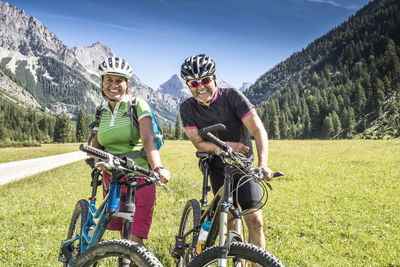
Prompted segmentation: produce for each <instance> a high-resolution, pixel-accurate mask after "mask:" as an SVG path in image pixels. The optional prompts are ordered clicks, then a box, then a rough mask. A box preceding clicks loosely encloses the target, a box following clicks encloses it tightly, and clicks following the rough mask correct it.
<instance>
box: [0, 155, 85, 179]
mask: <svg viewBox="0 0 400 267" xmlns="http://www.w3.org/2000/svg"><path fill="white" fill-rule="evenodd" d="M86 157H87V155H86V153H83V152H81V151H77V152H71V153H64V154H59V155H54V156H48V157H43V158H35V159H27V160H20V161H13V162H7V163H2V164H0V186H1V185H3V184H6V183H9V182H12V181H15V180H19V179H22V178H25V177H28V176H31V175H34V174H37V173H40V172H44V171H48V170H51V169H53V168H56V167H59V166H63V165H66V164H69V163H72V162H75V161H78V160H81V159H84V158H86Z"/></svg>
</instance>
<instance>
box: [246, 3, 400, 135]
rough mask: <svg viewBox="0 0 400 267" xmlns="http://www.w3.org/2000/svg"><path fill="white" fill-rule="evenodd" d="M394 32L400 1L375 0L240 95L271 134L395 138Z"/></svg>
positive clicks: (397, 68)
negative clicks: (247, 99) (243, 95)
mask: <svg viewBox="0 0 400 267" xmlns="http://www.w3.org/2000/svg"><path fill="white" fill-rule="evenodd" d="M399 32H400V2H399V1H395V0H383V1H373V2H370V3H369V4H368V5H367V6H366V7H365V8H363V9H361V10H360V11H358V12H357V14H356V15H355V16H352V17H350V19H349V20H348V21H347V22H345V23H343V24H341V25H340V26H338V27H337V28H335V29H333V30H332V31H331V32H329V33H328V34H326V35H325V36H323V37H321V38H319V39H317V40H316V41H314V42H313V43H311V44H310V45H309V46H308V47H307V48H306V49H304V50H303V51H301V52H298V53H295V54H293V55H292V56H291V57H290V58H289V59H287V60H285V61H284V62H282V63H280V64H278V65H277V66H276V67H275V68H273V69H272V70H271V71H269V72H267V73H266V74H264V75H263V76H261V77H260V78H259V79H258V80H257V81H256V83H255V85H254V86H253V87H251V88H250V90H249V91H247V92H246V95H247V96H248V97H249V99H250V100H251V101H252V102H254V103H256V104H258V105H259V107H258V109H257V110H258V112H259V114H260V116H261V118H262V120H263V123H264V124H265V126H266V128H267V130H268V132H269V135H270V137H271V138H273V139H298V138H305V139H306V138H354V137H357V138H383V137H385V136H386V137H399V136H400V111H399V107H400V34H399ZM265 96H271V97H270V98H269V99H268V101H266V102H260V100H261V101H262V99H265V98H264V97H265Z"/></svg>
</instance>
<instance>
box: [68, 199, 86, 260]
mask: <svg viewBox="0 0 400 267" xmlns="http://www.w3.org/2000/svg"><path fill="white" fill-rule="evenodd" d="M88 212H89V202H87V200H85V199H81V200H79V201H78V202H77V203H76V205H75V209H74V212H73V213H72V218H71V222H70V224H69V229H68V236H67V239H72V238H74V237H75V236H77V235H82V227H83V225H84V224H85V223H86V221H87V217H88ZM66 249H67V250H68V251H69V252H70V253H71V255H72V260H74V259H76V257H77V256H78V255H79V254H80V251H81V239H77V240H76V241H75V242H74V243H71V244H70V245H68V246H67V247H66ZM69 264H70V263H69V262H65V263H64V264H63V265H64V267H66V266H69Z"/></svg>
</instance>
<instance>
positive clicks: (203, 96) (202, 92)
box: [188, 77, 217, 105]
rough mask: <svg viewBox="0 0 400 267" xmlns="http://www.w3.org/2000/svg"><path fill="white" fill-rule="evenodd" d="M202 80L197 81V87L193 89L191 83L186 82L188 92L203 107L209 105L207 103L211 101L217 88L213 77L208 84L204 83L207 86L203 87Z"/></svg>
mask: <svg viewBox="0 0 400 267" xmlns="http://www.w3.org/2000/svg"><path fill="white" fill-rule="evenodd" d="M202 79H204V78H202ZM202 79H200V80H199V81H198V83H197V84H198V86H197V87H193V86H192V84H193V83H192V82H191V81H188V86H189V89H190V92H191V93H192V95H193V97H194V98H195V99H196V100H197V101H199V102H201V103H203V104H205V105H209V102H210V101H211V100H212V99H213V97H214V94H215V92H216V91H217V87H216V85H215V80H214V78H213V77H211V81H210V82H209V83H208V84H207V83H206V84H207V85H205V83H203V82H202V81H201V80H202ZM192 81H193V80H192ZM196 81H197V80H196ZM197 84H196V85H197Z"/></svg>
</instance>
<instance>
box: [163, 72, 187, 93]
mask: <svg viewBox="0 0 400 267" xmlns="http://www.w3.org/2000/svg"><path fill="white" fill-rule="evenodd" d="M158 91H159V92H161V93H163V94H168V95H171V96H172V97H175V98H182V97H188V96H190V95H191V94H190V90H189V88H188V87H187V86H186V84H185V81H184V80H183V79H182V78H181V77H179V76H178V75H177V74H174V75H172V77H171V78H170V79H169V80H168V81H166V82H165V83H163V84H161V85H160V87H159V88H158Z"/></svg>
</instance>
